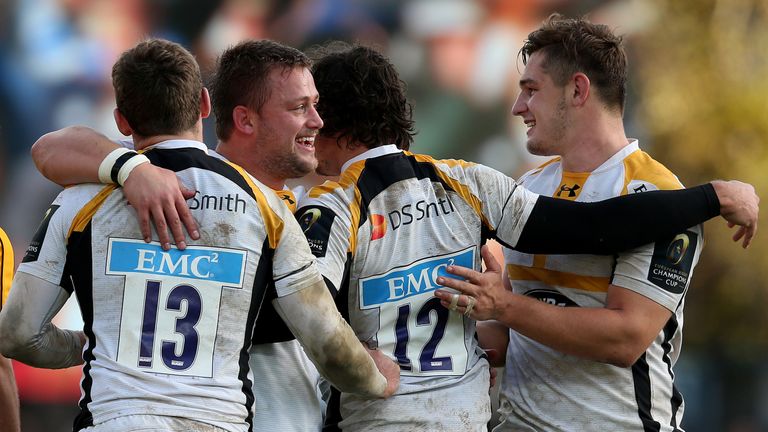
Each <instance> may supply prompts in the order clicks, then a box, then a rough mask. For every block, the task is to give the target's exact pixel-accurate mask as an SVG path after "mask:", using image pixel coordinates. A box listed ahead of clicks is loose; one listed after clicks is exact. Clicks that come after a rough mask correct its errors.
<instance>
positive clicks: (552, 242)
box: [514, 183, 720, 255]
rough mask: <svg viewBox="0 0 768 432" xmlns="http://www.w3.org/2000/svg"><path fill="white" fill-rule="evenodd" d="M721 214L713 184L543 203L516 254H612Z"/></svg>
mask: <svg viewBox="0 0 768 432" xmlns="http://www.w3.org/2000/svg"><path fill="white" fill-rule="evenodd" d="M719 214H720V202H719V200H718V197H717V194H716V193H715V189H714V188H713V186H712V185H711V184H709V183H708V184H705V185H702V186H697V187H694V188H689V189H682V190H677V191H653V192H644V193H637V194H632V195H627V196H622V197H618V198H612V199H609V200H605V201H599V202H593V203H582V202H574V201H568V200H561V199H553V198H548V197H540V198H539V199H538V201H537V203H536V205H535V206H534V208H533V211H532V212H531V214H530V216H529V218H528V220H527V222H526V224H525V228H524V229H523V231H522V234H521V236H520V239H519V241H518V242H517V244H516V245H514V249H516V250H519V251H521V252H526V253H539V254H546V253H557V254H570V253H585V254H587V253H588V254H602V255H606V254H613V253H616V252H620V251H623V250H627V249H631V248H633V247H637V246H640V245H643V244H646V243H651V242H653V241H654V240H657V239H661V238H666V237H671V236H673V235H674V234H676V233H679V232H681V231H683V230H685V229H686V228H688V227H691V226H694V225H696V224H699V223H702V222H704V221H706V220H708V219H710V218H712V217H715V216H717V215H719Z"/></svg>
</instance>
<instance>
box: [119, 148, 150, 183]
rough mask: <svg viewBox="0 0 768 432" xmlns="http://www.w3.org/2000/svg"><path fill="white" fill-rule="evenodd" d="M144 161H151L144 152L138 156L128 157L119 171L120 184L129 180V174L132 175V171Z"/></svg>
mask: <svg viewBox="0 0 768 432" xmlns="http://www.w3.org/2000/svg"><path fill="white" fill-rule="evenodd" d="M143 163H149V158H148V157H146V156H144V155H143V154H137V155H136V156H133V157H132V158H130V159H128V160H127V161H126V162H125V164H124V165H123V166H122V167H121V168H120V171H119V172H118V173H117V184H119V185H120V186H122V185H123V184H125V181H126V180H128V176H129V175H131V171H133V169H134V168H136V167H137V166H139V165H141V164H143Z"/></svg>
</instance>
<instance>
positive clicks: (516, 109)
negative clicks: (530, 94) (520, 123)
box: [512, 92, 528, 116]
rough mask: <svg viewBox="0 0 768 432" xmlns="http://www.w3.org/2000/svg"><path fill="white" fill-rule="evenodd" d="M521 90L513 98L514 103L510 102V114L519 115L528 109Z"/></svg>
mask: <svg viewBox="0 0 768 432" xmlns="http://www.w3.org/2000/svg"><path fill="white" fill-rule="evenodd" d="M522 96H523V92H520V93H519V94H518V95H517V98H516V99H515V103H514V104H512V115H516V116H521V115H523V113H524V112H526V111H527V110H528V106H527V105H526V104H525V101H524V100H523V97H522Z"/></svg>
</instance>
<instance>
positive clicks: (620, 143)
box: [561, 116, 629, 172]
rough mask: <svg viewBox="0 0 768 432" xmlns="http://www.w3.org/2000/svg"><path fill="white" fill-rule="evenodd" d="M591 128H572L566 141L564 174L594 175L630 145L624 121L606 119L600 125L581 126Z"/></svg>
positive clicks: (563, 155) (600, 121) (614, 118)
mask: <svg viewBox="0 0 768 432" xmlns="http://www.w3.org/2000/svg"><path fill="white" fill-rule="evenodd" d="M581 124H583V125H588V127H581V128H578V129H577V128H573V129H571V131H570V132H571V133H570V135H569V136H568V137H567V138H566V139H567V140H568V143H569V144H568V145H566V146H564V147H565V148H566V149H567V150H566V151H564V152H563V154H562V155H561V156H562V164H563V170H565V171H568V172H591V171H594V170H595V169H597V168H598V167H599V166H600V165H602V164H603V163H605V161H607V160H608V159H610V158H611V157H612V156H613V155H615V154H616V152H618V151H619V150H621V149H622V148H624V147H626V146H627V144H629V140H628V139H627V137H626V135H625V133H624V124H623V123H622V119H621V117H617V116H606V117H603V118H600V119H599V121H593V122H582V123H581Z"/></svg>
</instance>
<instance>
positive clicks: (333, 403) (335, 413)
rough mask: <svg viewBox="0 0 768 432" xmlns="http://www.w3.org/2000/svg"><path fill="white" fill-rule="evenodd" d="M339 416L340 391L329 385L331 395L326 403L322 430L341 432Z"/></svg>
mask: <svg viewBox="0 0 768 432" xmlns="http://www.w3.org/2000/svg"><path fill="white" fill-rule="evenodd" d="M342 420H343V418H342V417H341V392H340V391H339V390H337V389H336V387H333V386H331V397H330V398H329V399H328V405H327V406H326V408H325V423H324V424H323V432H341V428H340V427H339V423H341V421H342Z"/></svg>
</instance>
